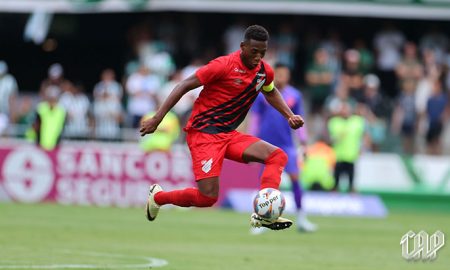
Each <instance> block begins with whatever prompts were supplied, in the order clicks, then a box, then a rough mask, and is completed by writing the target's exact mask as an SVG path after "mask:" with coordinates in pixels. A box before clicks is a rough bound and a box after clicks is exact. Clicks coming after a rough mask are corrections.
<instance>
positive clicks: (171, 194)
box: [155, 188, 217, 207]
mask: <svg viewBox="0 0 450 270" xmlns="http://www.w3.org/2000/svg"><path fill="white" fill-rule="evenodd" d="M155 202H156V203H157V204H159V205H164V204H174V205H178V206H182V207H189V206H197V207H210V206H213V204H214V203H215V202H217V197H208V196H205V195H203V194H201V193H200V191H199V190H198V189H196V188H186V189H183V190H174V191H168V192H165V191H161V192H158V193H156V195H155Z"/></svg>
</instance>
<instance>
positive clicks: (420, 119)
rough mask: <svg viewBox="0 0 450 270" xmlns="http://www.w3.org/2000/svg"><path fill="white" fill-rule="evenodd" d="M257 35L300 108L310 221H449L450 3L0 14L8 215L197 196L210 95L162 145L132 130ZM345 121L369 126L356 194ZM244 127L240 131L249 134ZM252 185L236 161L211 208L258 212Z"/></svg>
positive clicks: (0, 159)
mask: <svg viewBox="0 0 450 270" xmlns="http://www.w3.org/2000/svg"><path fill="white" fill-rule="evenodd" d="M252 24H260V25H262V26H264V27H266V28H267V29H268V30H269V33H270V41H269V50H268V52H267V54H266V57H265V59H266V61H267V62H268V63H270V64H272V65H275V64H276V63H282V64H284V65H285V66H287V67H288V68H289V69H290V71H291V80H290V84H291V85H293V86H294V87H296V88H297V89H298V90H299V91H300V92H301V93H302V95H303V106H304V118H305V119H306V123H307V124H306V128H305V129H304V131H305V133H306V136H304V137H303V138H306V139H305V143H304V145H303V146H302V147H300V146H299V149H298V152H299V157H300V158H299V160H298V164H299V166H300V168H301V173H300V175H299V179H301V183H302V186H303V187H304V188H305V189H306V190H310V191H311V190H312V191H311V192H308V193H307V194H306V196H305V198H304V199H305V203H304V205H305V209H306V211H307V212H308V213H310V214H312V215H321V216H369V217H375V218H386V217H387V216H388V213H389V212H390V211H391V210H394V211H395V209H397V211H398V210H399V209H400V210H401V211H403V210H404V209H408V210H411V211H416V210H418V209H423V210H426V211H440V212H438V214H437V216H438V219H439V220H441V219H440V218H442V220H443V219H444V218H445V219H446V220H447V221H448V217H449V216H448V213H449V211H450V156H449V155H450V121H449V120H450V102H449V91H450V44H449V41H450V2H449V1H445V0H440V1H438V0H393V1H384V0H346V1H331V0H330V1H325V0H323V1H322V0H318V1H306V0H296V1H251V0H250V1H239V0H234V1H208V0H185V1H176V0H165V1H164V0H130V1H125V0H35V1H32V0H2V1H0V134H1V135H0V136H1V137H0V165H1V170H2V171H1V172H2V174H1V178H0V200H2V201H16V202H48V201H51V202H58V203H61V204H70V205H97V206H120V207H128V206H142V205H144V204H145V200H146V193H147V187H148V184H150V183H155V182H158V183H160V184H161V185H162V186H163V187H164V188H166V189H172V188H182V187H187V186H192V185H193V175H192V168H191V164H190V156H189V152H188V150H187V148H186V146H185V136H184V134H183V131H182V130H181V129H182V127H183V126H184V124H185V123H186V121H187V119H188V117H189V115H190V111H191V108H192V104H193V101H194V100H195V98H196V97H197V96H198V93H199V91H201V89H196V90H194V91H191V92H189V94H187V95H186V96H185V97H183V99H182V100H181V101H180V102H179V103H178V104H177V105H176V106H175V107H174V109H173V110H172V113H171V114H170V115H168V117H167V118H165V121H164V122H163V124H162V125H161V126H160V131H159V133H156V134H154V135H152V136H146V137H144V138H140V136H139V133H138V126H139V122H140V120H141V119H142V118H145V117H148V116H150V115H151V113H152V112H154V111H155V110H156V108H157V107H158V106H159V104H161V102H162V101H163V100H164V99H165V97H167V96H168V94H169V93H170V91H171V90H172V89H173V87H174V86H175V85H176V84H177V83H178V82H180V81H181V80H182V79H184V78H186V77H188V76H189V75H191V74H193V73H194V72H195V70H196V69H197V68H198V67H200V66H202V65H204V64H206V63H208V61H210V60H212V59H214V58H215V57H218V56H221V55H224V54H228V53H230V52H233V51H235V50H238V49H239V44H240V42H241V40H242V36H243V33H244V31H245V29H246V27H248V26H249V25H252ZM53 106H56V108H58V110H59V111H58V113H56V114H55V115H53V116H52V115H50V114H49V110H48V108H49V107H51V108H53ZM64 116H65V117H64ZM349 116H358V117H361V118H362V119H363V121H364V132H363V134H362V135H361V136H360V137H357V138H353V139H356V140H358V144H356V146H355V145H353V146H348V145H347V146H348V147H350V148H351V149H350V150H354V148H355V147H356V150H357V151H356V152H357V156H356V157H354V158H353V159H352V163H354V165H355V168H354V170H355V180H354V181H353V182H354V184H353V183H351V181H348V180H349V179H348V177H344V178H343V181H340V182H341V183H340V185H336V181H335V178H334V172H335V171H334V169H335V167H334V166H335V164H336V162H337V163H339V162H340V160H339V158H340V157H339V156H340V153H342V151H344V152H345V151H347V149H345V148H344V150H342V148H341V149H340V150H336V144H335V140H333V134H332V133H333V131H332V128H331V124H330V121H331V119H333V118H334V117H344V118H346V117H349ZM64 118H65V121H63V120H62V119H64ZM248 118H249V119H247V121H245V122H244V123H243V124H242V125H241V126H240V127H239V130H240V131H243V132H249V131H250V130H249V122H251V120H250V119H251V114H250V116H249V117H248ZM45 119H50V120H49V121H46V120H45ZM44 123H47V124H44ZM339 151H341V152H339ZM259 172H260V168H259V166H258V165H254V164H252V165H242V164H237V163H234V162H228V161H227V162H226V163H225V165H224V168H223V174H222V177H221V185H222V186H221V188H222V190H221V194H220V200H219V203H218V206H223V207H231V208H233V209H235V210H237V211H242V212H248V211H251V209H250V208H249V207H251V202H249V201H248V198H250V199H251V196H252V194H253V193H252V192H254V191H255V190H256V189H257V188H258V186H259V185H258V181H259V180H258V175H259ZM315 172H321V173H315ZM302 174H303V175H302ZM303 178H304V179H303ZM283 179H284V180H283V182H282V186H281V188H282V189H283V190H285V191H288V190H290V185H291V183H290V182H289V180H286V179H288V177H287V176H284V177H283ZM323 194H325V195H323ZM287 196H288V199H289V201H290V203H288V209H287V211H288V212H289V213H292V211H294V210H293V209H294V206H293V202H292V199H291V198H290V197H289V196H290V195H289V194H287ZM289 209H291V210H289ZM408 222H409V221H408ZM322 223H325V224H326V222H323V221H322ZM400 223H402V222H401V221H400ZM411 224H412V223H411ZM431 224H433V221H431ZM438 224H444V223H438ZM445 224H447V223H445ZM319 226H320V220H319ZM326 228H327V225H325V229H326ZM433 228H434V227H433ZM402 229H403V227H402ZM440 229H442V230H443V229H445V228H440ZM446 229H448V228H446ZM404 232H405V233H406V230H405V231H404ZM399 237H400V236H399ZM395 241H397V240H395ZM374 261H376V260H374ZM323 267H325V266H323ZM380 267H383V266H380ZM198 269H200V268H198ZM361 269H363V268H361ZM368 269H369V268H368ZM385 269H387V268H385ZM396 269H400V268H396Z"/></svg>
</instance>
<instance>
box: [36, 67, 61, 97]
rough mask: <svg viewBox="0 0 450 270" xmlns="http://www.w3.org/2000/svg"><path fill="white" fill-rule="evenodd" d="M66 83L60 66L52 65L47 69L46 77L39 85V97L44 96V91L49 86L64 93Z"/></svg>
mask: <svg viewBox="0 0 450 270" xmlns="http://www.w3.org/2000/svg"><path fill="white" fill-rule="evenodd" d="M67 83H68V81H67V80H66V79H65V78H64V69H63V67H62V66H61V64H58V63H56V64H52V65H51V66H50V67H49V68H48V77H47V79H45V80H44V81H43V82H42V83H41V88H40V91H39V93H40V95H41V96H42V97H43V96H44V91H45V90H46V89H47V88H48V87H49V86H57V87H58V88H59V89H60V90H61V91H63V92H64V91H65V90H66V89H64V86H67V85H68V84H67Z"/></svg>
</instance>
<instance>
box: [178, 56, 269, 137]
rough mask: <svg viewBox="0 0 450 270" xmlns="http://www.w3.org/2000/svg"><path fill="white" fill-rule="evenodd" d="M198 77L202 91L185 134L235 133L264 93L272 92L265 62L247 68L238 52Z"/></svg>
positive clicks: (210, 65) (214, 62)
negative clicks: (197, 132) (199, 132)
mask: <svg viewBox="0 0 450 270" xmlns="http://www.w3.org/2000/svg"><path fill="white" fill-rule="evenodd" d="M196 76H197V78H198V79H199V81H200V82H201V84H202V85H203V90H202V91H201V92H200V96H199V97H198V98H197V100H196V101H195V103H194V107H193V110H192V114H191V117H190V118H189V121H188V123H187V125H186V127H185V130H186V131H189V130H198V131H201V132H205V133H210V134H217V133H222V132H230V131H233V130H235V129H236V128H237V127H238V126H239V125H240V124H241V123H242V121H244V118H245V116H246V115H247V112H248V111H249V109H250V107H251V105H252V104H253V102H254V101H255V99H256V97H257V96H258V94H259V92H260V91H261V89H262V88H263V87H264V89H265V90H266V91H271V90H272V88H273V77H274V74H273V70H272V68H271V67H270V65H269V64H267V63H266V62H264V61H261V62H260V63H259V65H258V66H257V67H255V68H254V69H249V68H247V67H246V66H245V65H244V63H242V60H241V57H240V51H236V52H234V53H231V54H229V55H227V56H222V57H218V58H216V59H214V60H212V61H211V62H209V63H208V64H207V65H205V66H203V67H201V68H199V69H198V70H197V72H196Z"/></svg>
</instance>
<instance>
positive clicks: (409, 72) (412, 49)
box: [395, 42, 423, 89]
mask: <svg viewBox="0 0 450 270" xmlns="http://www.w3.org/2000/svg"><path fill="white" fill-rule="evenodd" d="M395 72H396V75H397V79H398V84H399V85H403V81H405V80H407V81H410V83H413V84H414V85H413V86H412V87H413V88H414V89H416V87H417V83H418V82H419V80H420V79H421V78H422V76H423V66H422V64H421V63H420V60H419V58H418V56H417V47H416V44H414V43H413V42H407V43H405V46H404V55H403V58H402V60H401V61H400V62H399V63H398V65H397V66H396V68H395Z"/></svg>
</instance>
